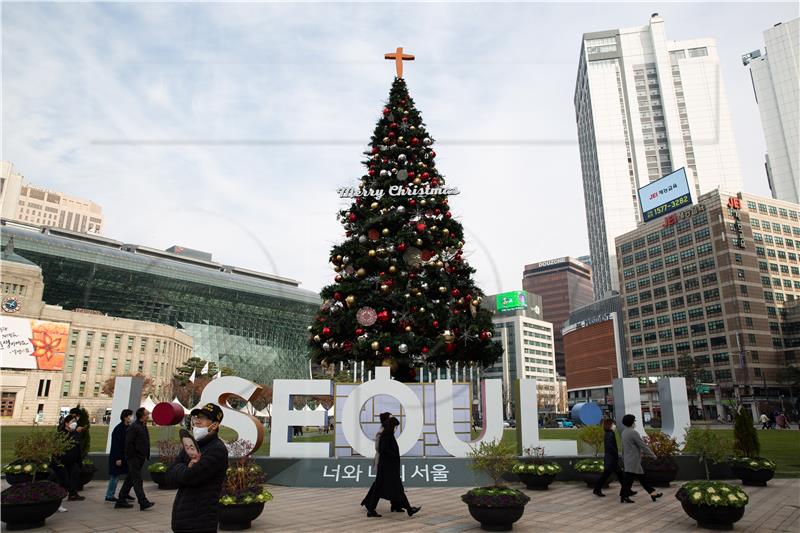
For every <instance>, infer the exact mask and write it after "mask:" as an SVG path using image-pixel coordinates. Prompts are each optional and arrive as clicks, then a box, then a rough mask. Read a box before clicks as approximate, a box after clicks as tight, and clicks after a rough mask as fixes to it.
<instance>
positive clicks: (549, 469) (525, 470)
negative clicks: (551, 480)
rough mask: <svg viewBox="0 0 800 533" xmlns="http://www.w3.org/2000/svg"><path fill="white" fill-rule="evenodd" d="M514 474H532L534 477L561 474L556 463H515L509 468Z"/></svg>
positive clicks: (559, 467)
mask: <svg viewBox="0 0 800 533" xmlns="http://www.w3.org/2000/svg"><path fill="white" fill-rule="evenodd" d="M511 472H513V473H514V474H532V475H534V476H550V475H555V474H558V473H559V472H561V466H559V464H558V463H517V464H515V465H514V466H513V467H511Z"/></svg>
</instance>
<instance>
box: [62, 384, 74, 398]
mask: <svg viewBox="0 0 800 533" xmlns="http://www.w3.org/2000/svg"><path fill="white" fill-rule="evenodd" d="M71 388H72V382H71V381H69V380H67V381H64V383H63V384H62V385H61V397H62V398H66V397H67V396H69V391H70V389H71Z"/></svg>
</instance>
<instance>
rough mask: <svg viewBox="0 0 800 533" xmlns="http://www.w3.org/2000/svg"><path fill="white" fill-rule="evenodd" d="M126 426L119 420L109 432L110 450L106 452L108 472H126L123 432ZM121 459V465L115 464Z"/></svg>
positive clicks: (124, 432)
mask: <svg viewBox="0 0 800 533" xmlns="http://www.w3.org/2000/svg"><path fill="white" fill-rule="evenodd" d="M127 429H128V426H126V425H125V422H120V423H119V424H117V426H116V427H115V428H114V431H112V432H111V451H110V452H109V453H108V473H109V474H111V475H114V476H120V475H123V474H127V473H128V461H127V459H125V434H126V432H127ZM117 461H122V466H117Z"/></svg>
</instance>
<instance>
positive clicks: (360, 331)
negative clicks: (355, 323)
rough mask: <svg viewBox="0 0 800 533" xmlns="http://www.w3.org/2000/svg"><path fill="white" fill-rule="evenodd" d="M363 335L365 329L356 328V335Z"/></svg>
mask: <svg viewBox="0 0 800 533" xmlns="http://www.w3.org/2000/svg"><path fill="white" fill-rule="evenodd" d="M363 334H364V329H363V328H356V335H358V336H361V335H363Z"/></svg>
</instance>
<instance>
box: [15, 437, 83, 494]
mask: <svg viewBox="0 0 800 533" xmlns="http://www.w3.org/2000/svg"><path fill="white" fill-rule="evenodd" d="M67 446H68V438H67V436H66V435H64V434H63V433H59V432H55V431H51V430H47V429H34V430H33V431H31V432H30V433H28V434H27V435H24V436H22V437H20V438H19V439H17V441H16V442H15V443H14V455H15V456H16V459H14V460H13V461H11V462H10V463H9V464H7V465H6V466H4V467H3V473H4V474H5V476H6V481H7V482H8V484H9V485H16V484H18V483H28V482H31V481H35V480H38V479H48V478H49V477H50V462H51V460H52V459H53V456H59V455H61V454H63V453H64V450H66V449H67Z"/></svg>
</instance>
